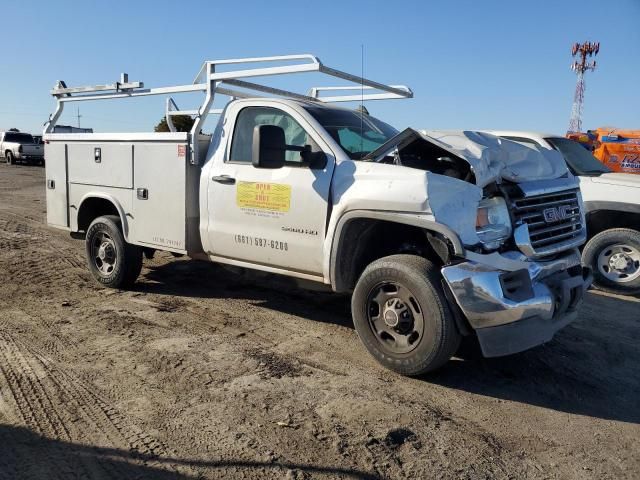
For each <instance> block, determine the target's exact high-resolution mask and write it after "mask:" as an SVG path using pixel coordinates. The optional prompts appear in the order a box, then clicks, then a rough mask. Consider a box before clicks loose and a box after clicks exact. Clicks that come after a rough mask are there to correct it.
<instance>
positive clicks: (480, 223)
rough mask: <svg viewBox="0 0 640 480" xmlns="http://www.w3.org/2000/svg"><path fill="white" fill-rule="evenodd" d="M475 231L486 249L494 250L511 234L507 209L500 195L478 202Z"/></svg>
mask: <svg viewBox="0 0 640 480" xmlns="http://www.w3.org/2000/svg"><path fill="white" fill-rule="evenodd" d="M476 233H477V235H478V238H479V239H480V241H481V242H482V245H484V248H486V249H487V250H495V249H496V248H498V247H500V245H502V244H503V243H504V241H505V240H507V239H508V238H509V237H510V236H511V218H510V217H509V209H508V208H507V204H506V202H505V201H504V198H502V197H493V198H485V199H483V200H480V203H479V204H478V214H477V217H476Z"/></svg>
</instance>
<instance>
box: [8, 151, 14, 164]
mask: <svg viewBox="0 0 640 480" xmlns="http://www.w3.org/2000/svg"><path fill="white" fill-rule="evenodd" d="M6 157H7V165H14V164H15V163H16V161H15V159H14V158H13V152H7V153H6Z"/></svg>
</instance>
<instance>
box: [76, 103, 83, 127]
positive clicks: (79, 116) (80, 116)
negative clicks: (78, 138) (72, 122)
mask: <svg viewBox="0 0 640 480" xmlns="http://www.w3.org/2000/svg"><path fill="white" fill-rule="evenodd" d="M76 117H77V118H78V128H80V118H82V115H80V107H78V108H77V109H76Z"/></svg>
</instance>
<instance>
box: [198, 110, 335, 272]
mask: <svg viewBox="0 0 640 480" xmlns="http://www.w3.org/2000/svg"><path fill="white" fill-rule="evenodd" d="M232 118H233V116H232ZM257 125H275V126H278V127H280V128H282V129H283V130H284V133H285V143H286V144H287V145H288V146H294V147H305V146H307V145H308V146H310V148H311V150H312V151H321V150H322V151H324V152H325V153H326V155H327V162H326V165H324V166H323V167H322V168H311V167H309V166H308V165H305V164H303V162H302V158H301V154H300V151H287V152H286V157H285V158H286V163H285V165H284V166H282V167H281V168H257V167H254V166H253V164H252V153H253V152H252V149H253V144H252V140H253V130H254V128H255V127H256V126H257ZM321 145H322V146H321ZM334 163H335V162H334V156H333V155H332V154H331V152H330V150H329V149H328V147H327V146H326V145H325V144H324V143H323V142H322V137H321V136H320V135H318V134H317V133H316V132H315V131H314V130H313V129H312V128H311V127H310V125H309V124H308V123H307V122H306V121H305V119H304V118H303V117H302V116H300V115H299V114H298V113H297V112H295V111H294V110H293V109H291V110H290V111H285V107H283V109H279V108H273V107H264V106H246V107H244V108H242V109H241V110H240V111H239V112H238V114H237V116H236V122H235V125H234V128H233V131H232V134H231V138H230V140H229V141H228V144H227V154H226V155H225V156H224V159H222V160H221V161H219V162H218V163H217V164H215V165H213V167H212V169H211V170H210V175H211V181H210V182H209V189H208V200H209V215H210V217H209V231H208V234H209V245H210V248H211V249H212V253H213V255H214V256H216V257H220V259H221V260H224V259H230V260H240V261H244V262H250V263H253V264H260V265H263V266H267V267H274V268H281V269H285V270H293V271H296V272H299V273H304V274H309V275H313V276H319V275H322V271H323V270H322V265H323V257H324V252H323V243H324V238H325V233H326V232H325V230H326V224H327V214H328V201H329V189H330V185H331V177H332V174H333V168H334Z"/></svg>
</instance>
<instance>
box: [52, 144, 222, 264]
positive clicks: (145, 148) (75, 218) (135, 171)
mask: <svg viewBox="0 0 640 480" xmlns="http://www.w3.org/2000/svg"><path fill="white" fill-rule="evenodd" d="M189 137H190V134H189V133H186V132H169V133H134V134H122V133H118V134H97V133H90V134H47V135H45V141H46V155H47V221H48V223H49V224H50V225H52V226H56V227H59V228H63V229H67V230H71V231H78V230H79V225H78V224H79V223H82V222H83V220H84V217H83V214H82V212H79V211H78V208H79V207H80V205H83V201H84V200H85V199H86V198H96V197H97V198H104V199H109V200H116V201H115V202H112V204H114V205H118V206H120V207H121V208H122V209H123V212H117V213H118V214H125V215H126V217H127V222H126V226H127V228H126V230H125V232H124V234H125V238H126V239H127V241H128V242H131V243H136V244H139V245H141V246H147V247H151V248H162V249H163V250H169V251H172V252H176V253H184V254H186V253H197V252H199V251H201V246H200V239H199V235H198V223H199V204H198V197H199V174H200V171H199V168H194V165H192V164H191V159H190V155H191V153H190V149H189V144H190V138H189ZM209 140H210V136H208V135H200V139H199V142H200V143H201V145H202V148H200V149H198V151H199V152H202V155H203V156H204V155H205V154H206V151H207V149H206V145H207V144H208V142H209ZM196 164H200V162H199V161H198V162H196ZM168 199H170V201H168ZM94 202H95V200H94ZM67 205H68V208H67ZM86 208H90V207H86ZM74 210H75V214H71V212H72V211H74ZM114 213H115V212H114ZM85 228H86V226H85ZM80 229H82V226H80ZM157 232H163V234H162V236H159V235H158V233H157Z"/></svg>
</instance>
